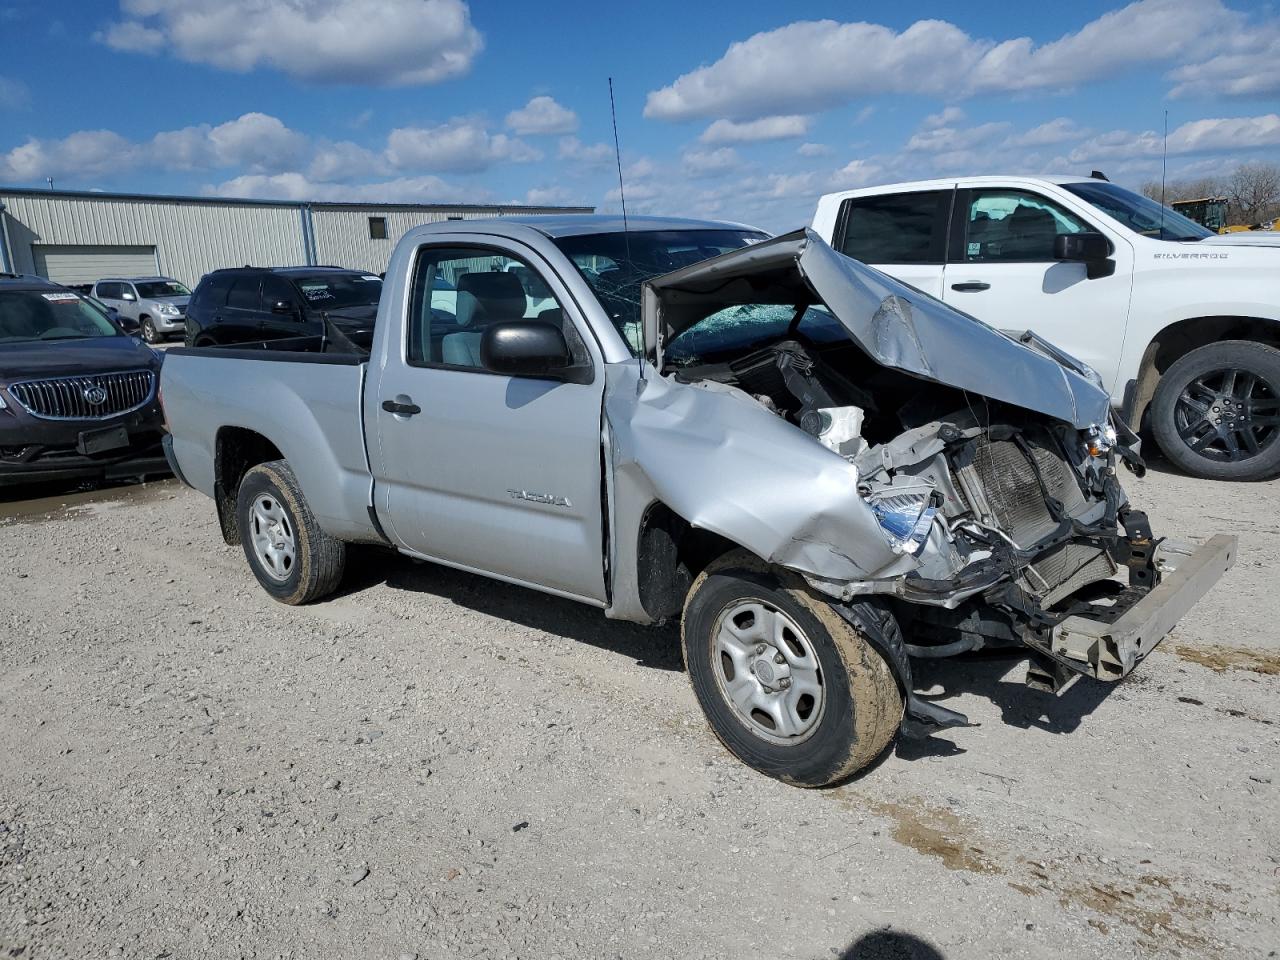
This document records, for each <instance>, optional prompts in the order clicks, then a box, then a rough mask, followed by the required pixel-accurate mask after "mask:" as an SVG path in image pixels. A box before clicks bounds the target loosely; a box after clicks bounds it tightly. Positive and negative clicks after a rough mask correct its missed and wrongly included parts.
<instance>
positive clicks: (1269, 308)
mask: <svg viewBox="0 0 1280 960" xmlns="http://www.w3.org/2000/svg"><path fill="white" fill-rule="evenodd" d="M813 229H814V230H815V231H816V232H817V233H818V234H820V235H821V236H822V237H823V238H824V239H825V240H827V241H828V242H830V243H831V245H832V246H833V247H835V248H836V249H837V250H841V251H843V252H844V253H845V254H847V255H848V256H851V257H853V258H855V259H857V260H862V261H863V262H865V263H868V264H871V265H873V266H875V267H877V268H878V269H880V270H883V271H884V272H885V273H888V274H891V275H893V276H895V277H898V278H899V279H901V280H905V281H906V282H907V283H910V284H912V285H913V286H915V287H918V288H919V289H921V290H923V291H924V292H926V293H928V294H931V295H932V296H934V297H937V298H938V299H940V300H944V301H946V302H947V303H949V304H951V305H952V306H954V307H957V308H959V309H961V310H963V311H965V312H967V313H969V314H971V315H972V316H975V317H977V318H978V319H980V320H982V321H984V322H986V323H988V324H990V325H991V326H994V327H997V328H999V329H1002V330H1007V331H1015V330H1018V331H1022V330H1032V331H1034V332H1035V333H1036V334H1038V335H1040V336H1041V337H1043V338H1044V339H1045V340H1048V341H1050V342H1051V343H1053V344H1054V345H1056V346H1057V347H1059V348H1061V349H1062V350H1063V351H1065V352H1067V353H1069V354H1071V355H1072V356H1074V357H1076V358H1078V359H1080V360H1082V361H1083V362H1084V363H1086V364H1088V365H1089V366H1090V367H1092V368H1093V369H1094V370H1095V371H1097V373H1098V375H1099V376H1100V377H1101V379H1102V382H1103V385H1104V386H1105V387H1106V388H1107V389H1108V390H1109V391H1110V393H1111V398H1112V403H1113V405H1114V406H1115V407H1116V408H1117V409H1118V410H1119V411H1120V413H1121V415H1122V416H1123V418H1124V419H1125V420H1126V421H1128V422H1129V423H1131V424H1133V425H1134V427H1135V428H1137V427H1145V428H1147V429H1149V430H1150V431H1151V432H1152V433H1153V434H1154V436H1155V439H1156V441H1157V442H1158V443H1159V445H1160V448H1161V450H1162V451H1163V452H1164V453H1165V455H1166V456H1167V457H1168V458H1169V459H1170V460H1171V461H1173V462H1174V463H1175V464H1177V465H1178V466H1179V467H1181V468H1182V469H1184V470H1186V471H1188V472H1189V473H1193V474H1196V475H1198V476H1202V477H1211V478H1215V479H1222V480H1261V479H1267V478H1270V477H1274V476H1277V475H1280V350H1277V349H1276V347H1277V345H1280V249H1276V248H1278V247H1280V234H1277V233H1272V232H1261V231H1259V232H1253V233H1236V234H1231V235H1229V236H1218V235H1216V234H1214V233H1211V232H1210V231H1209V230H1206V229H1205V228H1204V227H1201V226H1200V225H1199V224H1197V223H1195V222H1193V221H1191V220H1188V219H1187V218H1186V217H1183V216H1181V215H1180V214H1177V213H1175V212H1173V211H1172V210H1169V209H1167V208H1165V207H1162V206H1161V205H1160V204H1158V203H1156V202H1154V201H1152V200H1149V199H1147V198H1146V197H1143V196H1140V195H1139V194H1136V193H1133V192H1131V191H1129V190H1125V189H1124V188H1122V187H1118V186H1116V185H1115V184H1113V183H1109V182H1107V181H1106V180H1105V179H1101V178H1100V177H1093V178H1087V177H962V178H951V179H946V180H932V181H922V182H917V183H898V184H891V185H888V186H879V187H870V188H866V189H862V190H847V191H844V192H842V193H832V194H828V195H827V196H824V197H823V198H822V199H821V200H820V201H819V202H818V210H817V213H816V214H815V215H814V219H813ZM991 374H992V376H993V377H998V376H1000V371H998V370H993V371H992V372H991Z"/></svg>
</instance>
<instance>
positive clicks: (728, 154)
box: [681, 147, 742, 178]
mask: <svg viewBox="0 0 1280 960" xmlns="http://www.w3.org/2000/svg"><path fill="white" fill-rule="evenodd" d="M681 162H682V164H683V166H684V172H685V173H686V174H687V175H688V176H690V177H694V178H698V177H716V176H720V175H722V174H725V173H728V172H729V171H731V170H736V169H737V168H738V167H740V166H741V165H742V159H741V158H740V157H739V156H738V151H736V150H734V149H733V147H717V148H716V149H714V150H710V149H708V150H703V149H695V150H686V151H685V152H684V156H683V157H682V158H681Z"/></svg>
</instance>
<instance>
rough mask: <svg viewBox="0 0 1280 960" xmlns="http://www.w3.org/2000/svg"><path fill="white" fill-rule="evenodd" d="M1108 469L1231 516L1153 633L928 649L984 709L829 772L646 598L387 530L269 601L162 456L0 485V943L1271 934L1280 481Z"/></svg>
mask: <svg viewBox="0 0 1280 960" xmlns="http://www.w3.org/2000/svg"><path fill="white" fill-rule="evenodd" d="M1128 487H1129V490H1130V495H1131V496H1132V498H1133V499H1134V500H1135V501H1137V502H1139V503H1141V504H1142V505H1144V506H1146V507H1147V508H1148V509H1149V511H1150V513H1151V514H1152V519H1153V523H1154V525H1155V526H1156V529H1157V532H1160V531H1164V532H1168V533H1176V534H1177V535H1179V536H1188V537H1196V536H1205V535H1208V534H1210V533H1213V532H1217V531H1226V532H1230V533H1236V534H1239V536H1240V538H1241V550H1240V559H1239V562H1238V564H1237V566H1236V567H1235V568H1234V569H1233V570H1232V571H1231V572H1230V574H1229V575H1228V577H1227V579H1226V580H1225V581H1224V582H1223V583H1222V585H1221V586H1220V587H1219V590H1218V592H1217V593H1216V594H1215V595H1214V596H1212V597H1211V598H1210V599H1208V600H1207V601H1206V602H1204V603H1203V604H1202V605H1201V606H1200V607H1199V608H1198V609H1197V610H1196V611H1195V612H1194V613H1193V615H1192V616H1191V617H1189V618H1188V619H1187V620H1186V621H1185V622H1184V623H1183V624H1182V625H1180V626H1179V628H1178V630H1177V631H1176V632H1175V635H1174V637H1173V638H1172V640H1171V641H1170V642H1166V643H1165V644H1163V645H1162V646H1161V647H1160V648H1159V649H1158V650H1157V651H1156V652H1155V653H1154V654H1153V655H1152V656H1151V657H1150V658H1149V659H1148V660H1147V662H1146V663H1145V664H1144V665H1143V667H1142V668H1141V670H1140V671H1139V672H1138V673H1137V674H1135V675H1134V676H1133V677H1131V678H1130V679H1129V680H1128V681H1126V682H1125V683H1123V684H1121V685H1119V686H1115V687H1106V686H1102V685H1095V684H1091V683H1088V682H1081V683H1077V684H1076V685H1075V686H1073V687H1072V688H1070V689H1069V690H1068V691H1067V693H1066V694H1064V695H1063V696H1062V697H1059V698H1056V699H1055V698H1052V697H1048V696H1045V695H1041V694H1037V693H1033V692H1031V691H1028V690H1027V689H1025V688H1024V687H1023V686H1022V683H1021V680H1022V675H1023V672H1024V670H1025V663H1024V662H1022V661H1019V660H1016V659H1009V658H1007V657H1006V658H988V659H976V660H969V661H966V662H963V663H957V662H952V663H950V664H946V665H942V666H936V667H934V668H933V669H931V670H930V671H929V672H928V673H927V674H926V675H925V676H923V677H922V678H921V680H922V689H924V690H925V691H926V692H928V693H930V694H936V695H938V697H939V699H941V700H942V702H944V703H946V704H947V705H949V706H952V707H955V708H957V709H960V710H963V711H965V712H967V713H968V714H969V715H970V717H971V719H972V720H974V721H975V723H977V724H978V725H976V726H974V727H971V728H967V729H960V730H952V731H949V732H948V733H947V735H946V736H943V737H935V738H933V739H931V740H928V741H923V742H903V743H900V744H899V745H898V747H897V748H896V749H895V750H894V751H893V752H892V753H891V754H890V755H889V756H887V757H886V758H884V760H883V761H882V762H881V763H880V764H879V765H878V766H876V767H875V768H873V769H872V770H871V771H870V772H869V773H867V774H866V775H865V776H863V777H862V778H860V779H859V780H857V781H856V782H854V783H852V784H850V785H848V786H845V787H842V788H839V789H834V790H827V791H816V792H806V791H801V790H797V789H794V788H790V787H787V786H784V785H782V784H780V783H776V782H774V781H771V780H768V779H766V778H764V777H761V776H758V775H756V774H754V773H752V772H751V771H750V770H748V769H746V768H745V767H743V766H741V765H740V764H738V763H737V762H736V761H734V760H733V759H732V758H731V757H729V756H728V755H727V754H726V753H725V752H724V750H723V749H722V748H721V747H720V746H719V744H718V743H717V742H716V740H715V738H714V737H713V736H712V735H711V734H710V733H709V732H708V730H707V729H706V727H705V726H704V724H703V721H702V718H701V715H700V713H699V711H698V708H697V706H696V704H695V702H694V698H693V696H692V693H691V691H690V689H689V686H688V683H687V680H686V678H685V677H684V675H683V671H682V669H681V665H680V657H679V651H678V648H677V644H676V637H675V634H674V632H673V631H671V630H670V629H667V630H645V629H641V628H637V627H633V626H630V625H626V624H616V623H610V622H608V621H606V620H604V619H603V618H602V617H601V616H600V615H599V614H598V613H597V612H596V611H594V610H590V609H587V608H585V607H579V606H576V605H574V604H572V603H569V602H566V601H561V600H558V599H553V598H549V597H545V596H541V595H539V594H536V593H531V592H528V591H525V590H521V589H518V588H515V587H509V586H506V585H503V584H499V583H493V582H489V581H486V580H483V579H480V578H476V577H472V576H467V575H464V574H460V573H457V572H453V571H449V570H445V569H441V568H437V567H433V566H430V565H421V564H415V563H412V562H410V561H407V560H403V559H400V558H397V557H393V556H390V555H387V554H383V553H380V552H376V551H370V552H365V553H359V554H356V555H355V557H354V559H353V562H352V563H351V564H350V568H351V573H350V585H349V589H348V590H347V592H345V593H344V594H343V595H342V596H340V597H338V598H337V599H334V600H331V601H330V602H326V603H322V604H318V605H316V606H313V607H309V608H303V609H291V608H286V607H282V606H279V605H278V604H276V603H274V602H273V601H271V600H270V599H269V598H268V597H267V596H266V595H265V594H264V593H263V592H262V591H261V590H260V589H259V588H258V587H257V585H256V583H255V582H254V580H253V578H252V576H251V575H250V573H249V571H248V569H247V567H246V565H245V562H244V558H243V556H242V555H241V553H240V551H239V550H238V549H232V548H229V547H226V546H224V545H223V544H222V543H221V540H220V538H219V537H218V533H217V528H216V524H215V521H214V518H213V511H212V507H211V505H210V504H209V503H208V502H207V501H206V500H204V499H203V498H201V497H200V496H199V495H197V494H195V493H193V492H191V491H189V490H186V489H183V488H181V487H179V486H177V485H176V484H174V483H173V482H168V483H162V484H152V485H149V486H146V487H135V488H130V489H126V490H117V491H111V492H107V493H102V494H96V495H92V496H83V495H76V496H65V497H59V498H55V499H54V500H51V501H44V502H37V503H29V504H9V505H8V506H7V507H3V506H0V515H4V518H3V519H0V553H3V555H4V556H6V557H8V558H9V562H7V563H5V564H4V565H2V566H0V774H2V775H0V956H3V957H24V958H28V957H30V958H43V957H72V958H85V957H102V956H117V955H118V956H126V957H148V958H150V957H298V958H314V957H321V956H359V957H371V958H379V957H387V958H393V960H394V958H400V957H417V958H421V960H427V958H446V957H449V958H452V957H480V956H489V957H529V958H532V957H557V956H559V957H566V958H567V957H628V958H629V957H646V956H653V957H667V956H680V957H730V956H732V957H771V958H772V957H778V958H782V957H802V958H821V957H840V956H844V957H858V958H864V960H875V958H917V960H938V958H940V957H946V958H950V960H957V958H989V957H994V956H998V957H1001V958H1018V957H1072V958H1107V960H1115V958H1124V957H1141V958H1148V957H1232V958H1237V957H1239V958H1246V957H1266V956H1275V955H1276V953H1275V951H1276V949H1277V948H1278V947H1280V920H1278V914H1280V908H1278V904H1280V828H1278V827H1277V826H1276V817H1275V813H1276V810H1277V808H1278V807H1280V804H1278V803H1277V785H1276V784H1275V783H1274V780H1275V778H1276V777H1277V775H1280V701H1278V700H1277V692H1280V675H1277V673H1278V670H1280V641H1278V639H1277V637H1278V632H1277V631H1276V629H1275V623H1276V622H1277V620H1278V619H1280V592H1278V591H1277V590H1276V589H1275V577H1274V572H1273V571H1274V569H1275V566H1276V561H1277V553H1278V552H1280V537H1278V536H1277V535H1278V534H1280V521H1277V519H1276V518H1277V516H1280V509H1277V508H1278V507H1280V484H1274V483H1273V484H1267V485H1254V486H1243V485H1237V486H1233V485H1229V484H1208V483H1202V482H1197V481H1192V480H1188V479H1186V478H1182V477H1179V476H1176V475H1172V474H1169V473H1161V472H1153V473H1152V474H1151V475H1149V476H1148V477H1147V478H1146V479H1144V480H1141V481H1137V480H1130V481H1129V482H1128Z"/></svg>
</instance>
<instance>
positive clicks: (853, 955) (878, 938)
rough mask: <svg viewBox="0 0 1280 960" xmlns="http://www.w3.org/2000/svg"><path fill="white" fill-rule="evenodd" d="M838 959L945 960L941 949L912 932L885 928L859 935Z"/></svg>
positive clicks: (841, 952)
mask: <svg viewBox="0 0 1280 960" xmlns="http://www.w3.org/2000/svg"><path fill="white" fill-rule="evenodd" d="M839 960H946V958H945V957H944V956H943V954H942V951H941V950H939V949H938V948H937V947H935V946H934V945H933V944H931V943H929V942H928V941H927V940H923V939H921V938H920V937H917V936H916V935H915V934H913V933H906V932H904V931H902V930H893V929H891V928H885V929H883V930H873V931H871V932H870V933H865V934H863V935H862V936H860V937H859V938H858V939H857V940H855V941H854V942H853V943H851V944H849V946H847V947H845V948H844V949H843V950H842V951H840V955H839Z"/></svg>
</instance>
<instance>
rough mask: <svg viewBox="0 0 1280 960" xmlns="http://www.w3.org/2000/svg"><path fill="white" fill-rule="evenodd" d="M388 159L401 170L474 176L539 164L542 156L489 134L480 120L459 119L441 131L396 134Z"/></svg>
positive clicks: (509, 139) (409, 129) (502, 136)
mask: <svg viewBox="0 0 1280 960" xmlns="http://www.w3.org/2000/svg"><path fill="white" fill-rule="evenodd" d="M386 156H387V162H388V163H390V164H391V166H392V167H394V168H396V169H397V170H427V171H431V172H437V173H439V172H455V173H474V172H477V171H480V170H487V169H488V168H489V167H491V166H493V165H494V164H496V163H503V162H510V163H524V162H528V161H532V160H538V159H541V157H542V154H541V153H539V152H538V151H537V150H535V149H533V148H532V147H530V146H529V145H528V144H527V143H525V142H524V141H523V140H519V139H517V138H515V137H508V136H507V135H506V134H504V133H498V134H491V133H489V132H488V131H487V130H486V129H485V128H484V124H482V123H481V122H480V121H479V120H476V119H473V118H467V117H455V118H454V119H453V120H450V121H449V122H448V123H443V124H441V125H440V126H437V127H399V128H397V129H395V130H392V131H391V134H390V135H389V136H388V137H387V153H386Z"/></svg>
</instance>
